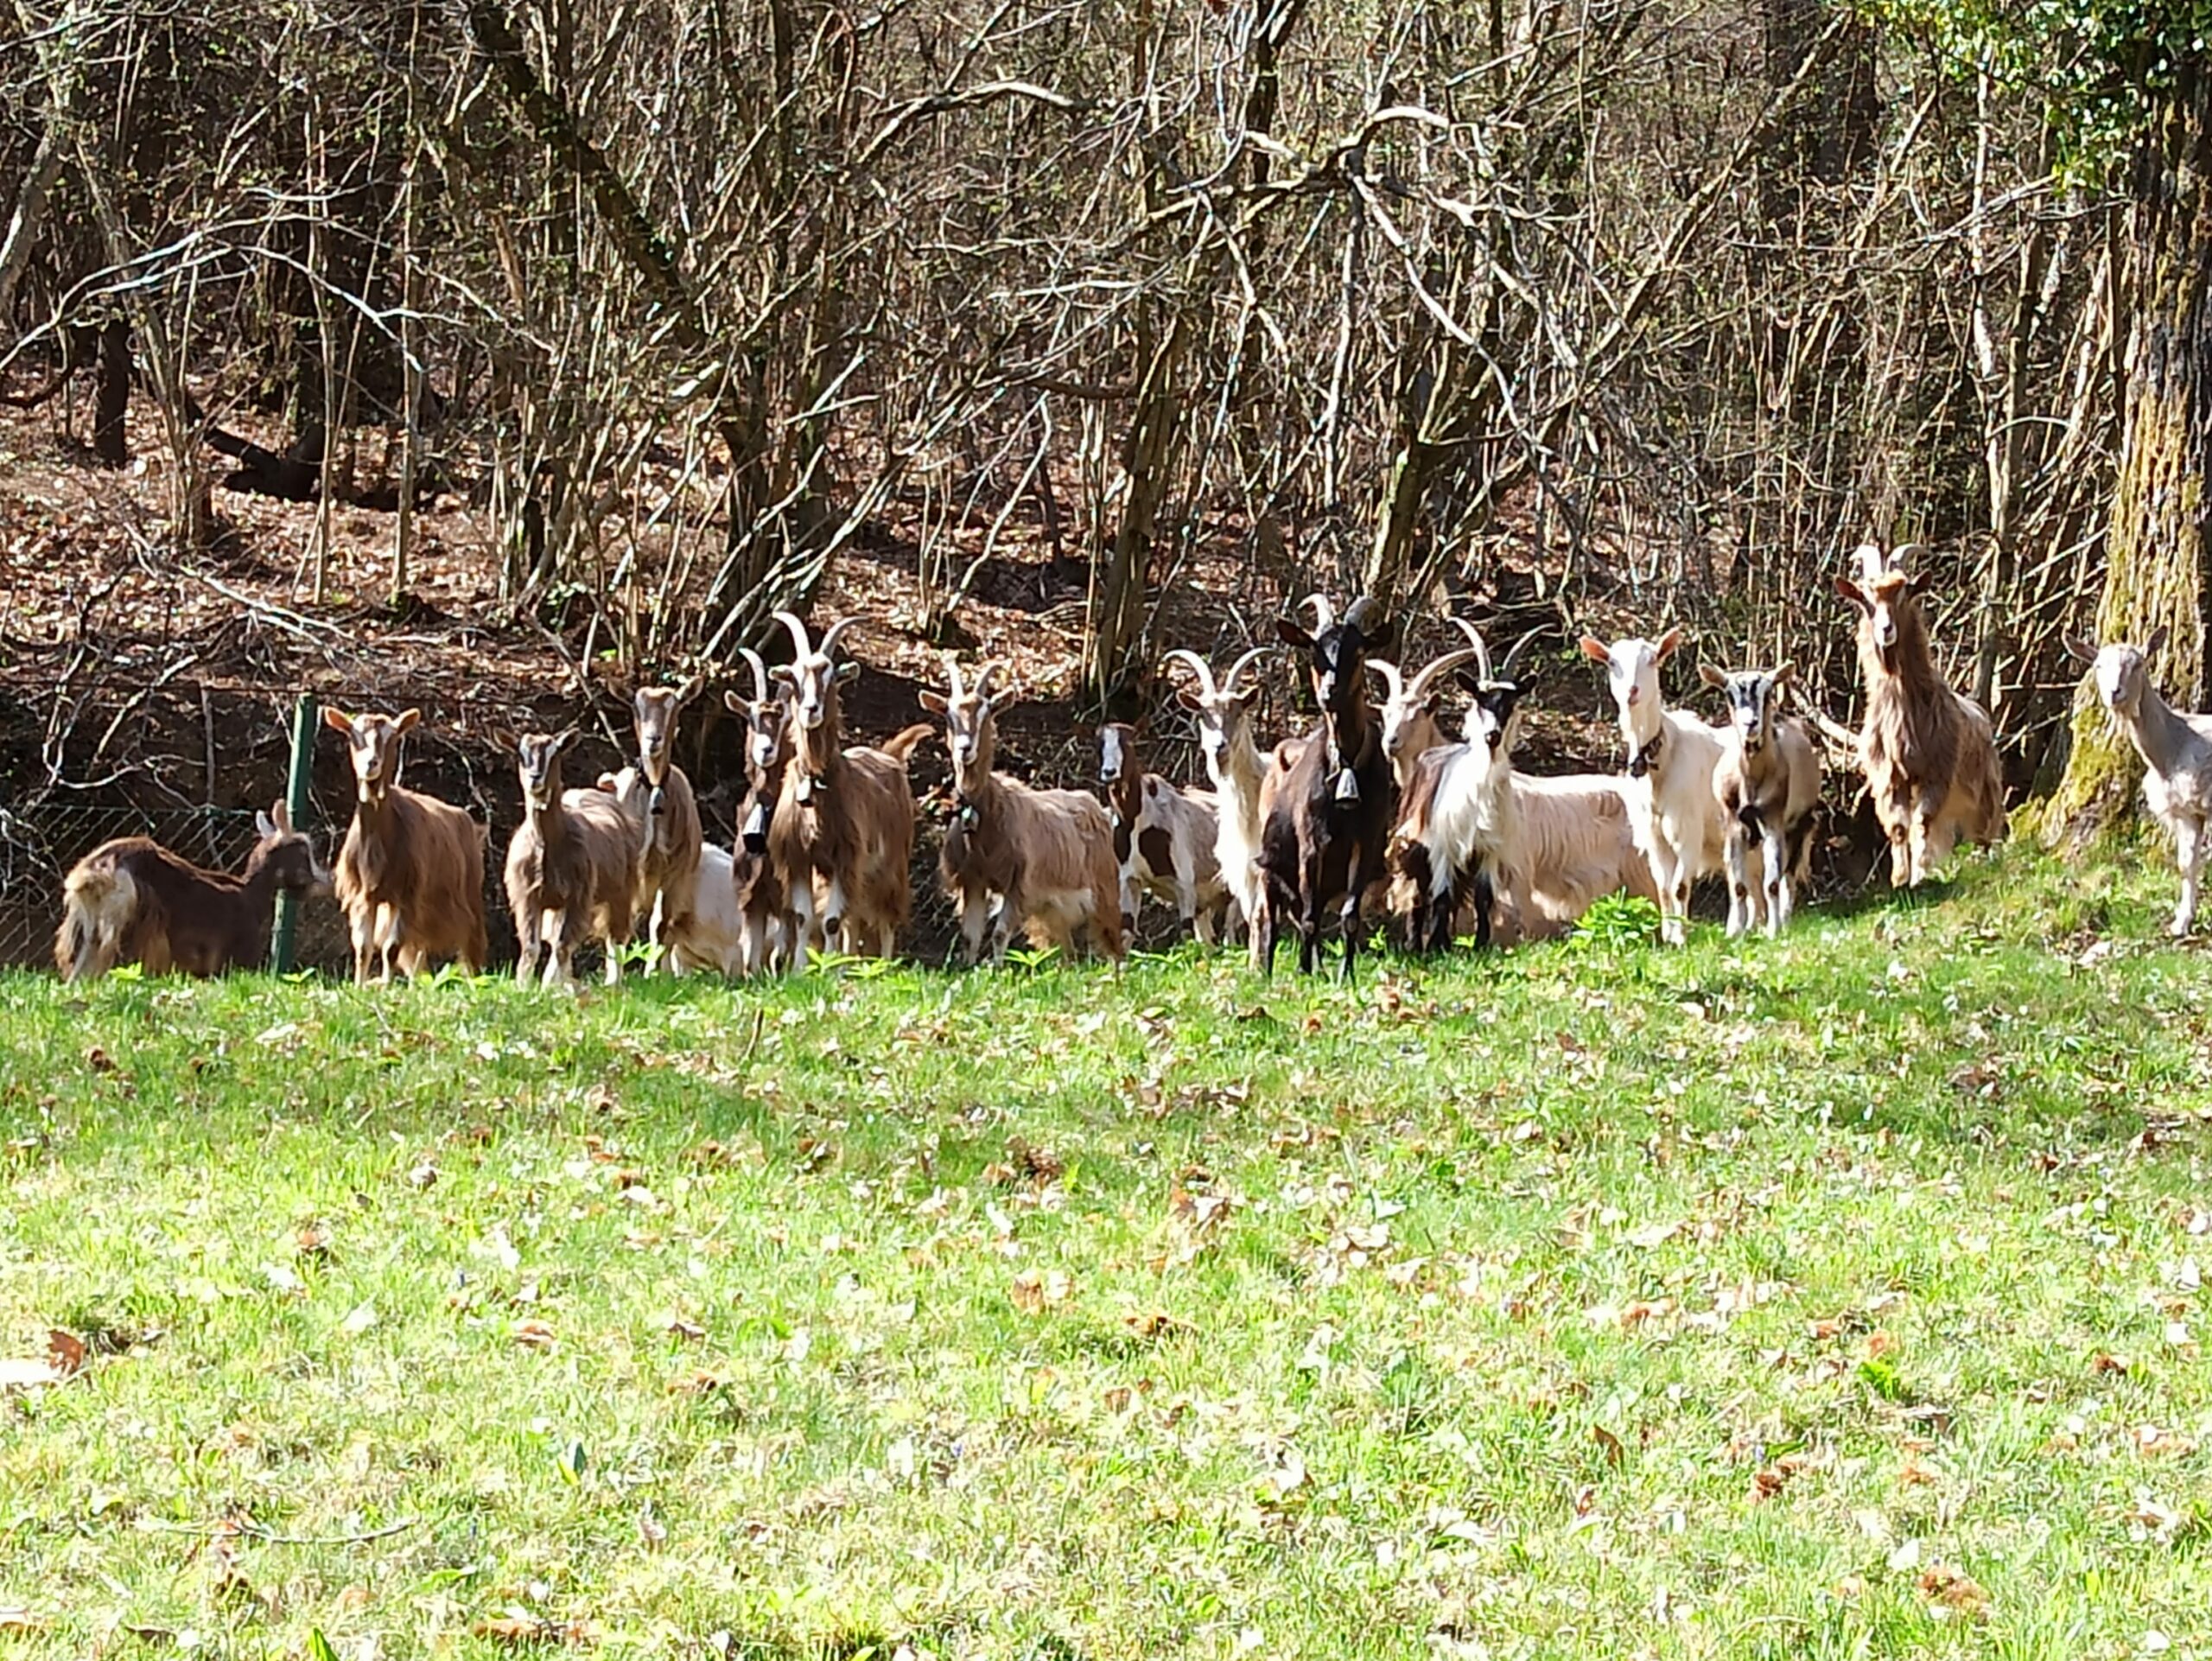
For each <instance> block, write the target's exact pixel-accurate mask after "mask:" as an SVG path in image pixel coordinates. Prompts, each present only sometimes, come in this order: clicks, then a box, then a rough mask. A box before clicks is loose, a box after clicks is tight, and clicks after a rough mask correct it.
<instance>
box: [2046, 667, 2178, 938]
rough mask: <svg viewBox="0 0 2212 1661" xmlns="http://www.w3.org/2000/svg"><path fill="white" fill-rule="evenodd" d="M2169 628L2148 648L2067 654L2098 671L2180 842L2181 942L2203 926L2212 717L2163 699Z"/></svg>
mask: <svg viewBox="0 0 2212 1661" xmlns="http://www.w3.org/2000/svg"><path fill="white" fill-rule="evenodd" d="M2166 635H2167V631H2166V627H2165V625H2164V624H2163V623H2161V624H2160V625H2159V626H2158V628H2157V629H2156V630H2155V631H2153V632H2152V635H2151V638H2150V639H2149V640H2146V641H2145V642H2144V643H2143V644H2142V645H2141V646H2128V645H2126V644H2124V643H2122V644H2116V645H2113V646H2106V647H2105V648H2104V649H2103V650H2102V651H2098V650H2096V649H2094V648H2093V647H2091V646H2088V644H2087V643H2085V642H2083V641H2081V640H2068V641H2067V643H2066V646H2067V649H2068V650H2069V652H2073V653H2074V655H2075V656H2076V657H2078V658H2080V659H2082V660H2083V661H2085V662H2087V663H2088V664H2089V665H2091V666H2092V667H2093V668H2094V670H2095V671H2096V679H2097V696H2098V697H2100V698H2101V699H2102V700H2103V702H2104V706H2105V708H2106V710H2107V711H2109V712H2110V714H2111V716H2112V718H2113V721H2114V722H2117V723H2118V724H2119V725H2120V727H2121V728H2122V729H2125V730H2126V734H2127V735H2128V737H2129V739H2130V740H2132V741H2133V743H2134V745H2135V753H2136V754H2138V755H2140V756H2141V757H2142V758H2143V762H2144V766H2145V769H2146V770H2145V773H2144V774H2143V799H2144V801H2145V803H2146V804H2147V805H2149V807H2150V809H2151V811H2152V815H2153V816H2154V817H2155V818H2157V819H2158V823H2159V824H2163V825H2164V826H2165V827H2166V829H2167V831H2169V832H2171V834H2172V837H2173V839H2174V858H2175V862H2177V864H2178V865H2179V866H2180V868H2181V900H2180V902H2179V903H2178V904H2177V905H2176V906H2175V907H2174V920H2173V933H2174V937H2175V938H2176V939H2180V938H2181V937H2183V935H2186V934H2187V933H2188V932H2190V929H2191V928H2193V927H2194V926H2196V884H2197V877H2198V875H2200V874H2201V873H2202V870H2203V868H2204V852H2205V838H2206V833H2207V831H2212V716H2199V715H2185V714H2183V712H2182V711H2180V710H2176V709H2175V708H2174V707H2173V706H2172V705H2171V704H2170V703H2167V702H2166V701H2165V699H2164V698H2163V697H2159V696H2158V687H2157V686H2156V685H2155V684H2152V679H2151V665H2150V659H2152V658H2155V657H2156V656H2158V653H2159V652H2163V651H2164V649H2165V646H2166Z"/></svg>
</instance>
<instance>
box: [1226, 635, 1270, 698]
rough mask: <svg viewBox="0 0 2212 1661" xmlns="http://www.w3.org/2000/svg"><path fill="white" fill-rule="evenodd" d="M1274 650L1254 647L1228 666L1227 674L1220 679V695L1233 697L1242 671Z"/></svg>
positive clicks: (1268, 647) (1242, 673)
mask: <svg viewBox="0 0 2212 1661" xmlns="http://www.w3.org/2000/svg"><path fill="white" fill-rule="evenodd" d="M1272 651H1274V647H1273V646H1254V647H1253V648H1252V649H1251V650H1250V651H1249V652H1246V653H1245V654H1244V655H1243V657H1241V658H1239V659H1237V660H1236V662H1235V663H1233V664H1231V665H1229V673H1228V674H1226V675H1224V676H1223V677H1222V681H1221V695H1222V696H1223V697H1236V683H1237V682H1238V681H1239V680H1241V679H1243V675H1244V671H1246V670H1247V669H1249V668H1250V667H1251V666H1252V665H1254V664H1255V663H1257V662H1258V661H1259V660H1260V659H1262V658H1264V657H1266V656H1267V655H1268V652H1272Z"/></svg>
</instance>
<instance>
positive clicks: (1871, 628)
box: [1835, 544, 2005, 888]
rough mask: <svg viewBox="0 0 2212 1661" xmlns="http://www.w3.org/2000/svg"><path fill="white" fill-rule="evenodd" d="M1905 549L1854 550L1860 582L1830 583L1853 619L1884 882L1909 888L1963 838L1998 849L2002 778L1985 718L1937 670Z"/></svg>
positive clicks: (1862, 741) (1864, 759)
mask: <svg viewBox="0 0 2212 1661" xmlns="http://www.w3.org/2000/svg"><path fill="white" fill-rule="evenodd" d="M1910 551H1911V550H1910V548H1899V549H1896V550H1892V551H1891V554H1890V555H1889V557H1888V558H1887V559H1885V558H1884V557H1883V556H1882V552H1881V550H1879V549H1878V548H1875V547H1873V546H1872V545H1871V544H1868V545H1866V546H1863V547H1861V548H1860V549H1859V575H1860V578H1861V581H1859V582H1853V581H1852V580H1851V579H1850V578H1849V577H1847V576H1839V577H1838V578H1836V580H1835V589H1836V592H1837V593H1838V594H1840V595H1842V596H1843V597H1844V598H1845V599H1846V600H1847V601H1850V602H1851V604H1852V605H1853V607H1854V608H1857V610H1858V612H1859V674H1860V676H1861V677H1862V678H1864V679H1865V680H1866V722H1865V724H1864V725H1863V726H1862V727H1861V729H1860V730H1859V766H1860V767H1861V768H1862V769H1863V770H1864V772H1865V773H1866V785H1867V788H1868V790H1869V792H1871V793H1872V796H1873V799H1874V816H1875V818H1878V819H1879V820H1880V821H1881V824H1882V829H1883V831H1885V832H1886V833H1887V835H1888V837H1889V839H1890V881H1891V884H1892V886H1894V887H1897V888H1908V887H1917V886H1918V885H1919V884H1920V883H1921V882H1923V881H1925V880H1926V879H1927V878H1928V877H1929V875H1933V873H1934V871H1935V869H1936V867H1937V866H1939V865H1941V864H1942V862H1944V861H1945V860H1946V859H1948V857H1950V853H1951V850H1952V848H1953V847H1955V845H1956V844H1957V843H1958V842H1959V840H1960V838H1961V837H1964V838H1965V839H1966V840H1967V841H1969V842H1976V843H1993V842H2001V841H2002V840H2003V839H2004V837H2005V780H2004V775H2003V773H2001V772H2000V771H1999V767H1998V762H1997V745H1996V739H1995V735H1994V732H1993V729H1992V727H1991V724H1990V719H1989V716H1988V713H1987V712H1986V710H1983V709H1982V707H1981V706H1980V704H1979V703H1975V702H1974V700H1973V699H1972V698H1969V697H1965V696H1964V695H1962V694H1961V693H1959V692H1955V691H1954V690H1952V689H1951V688H1950V687H1949V686H1948V685H1947V684H1945V683H1944V681H1943V678H1942V676H1941V675H1939V674H1938V673H1937V672H1936V662H1935V659H1933V658H1932V657H1931V656H1930V655H1929V649H1928V625H1927V622H1926V620H1924V619H1923V617H1922V615H1921V610H1920V601H1919V597H1918V596H1919V593H1920V588H1921V584H1920V581H1919V579H1918V578H1916V577H1914V576H1909V575H1908V574H1907V573H1906V572H1905V570H1904V559H1905V556H1906V554H1908V553H1909V552H1910Z"/></svg>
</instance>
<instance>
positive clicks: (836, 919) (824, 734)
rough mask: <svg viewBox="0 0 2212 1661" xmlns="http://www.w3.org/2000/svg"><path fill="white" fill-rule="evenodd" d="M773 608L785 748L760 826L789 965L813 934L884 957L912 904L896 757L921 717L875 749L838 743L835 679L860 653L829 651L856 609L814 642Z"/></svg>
mask: <svg viewBox="0 0 2212 1661" xmlns="http://www.w3.org/2000/svg"><path fill="white" fill-rule="evenodd" d="M775 617H776V620H777V621H778V622H779V623H781V624H782V625H783V626H784V627H785V629H787V630H789V631H790V633H791V643H792V646H794V647H795V648H796V655H795V656H794V657H793V658H792V659H791V662H790V663H789V664H779V665H777V666H776V668H775V671H774V677H775V678H776V679H777V680H778V681H779V682H780V683H781V684H784V685H785V686H787V687H788V688H790V691H791V696H790V709H791V760H790V762H789V764H788V765H787V766H786V767H785V769H784V784H783V790H782V792H781V793H780V794H779V796H778V798H777V800H776V811H775V814H774V816H773V818H772V819H771V820H770V822H769V826H768V858H769V861H770V862H771V863H772V866H773V868H774V869H776V870H777V871H779V872H780V873H781V874H782V875H783V878H784V881H785V887H786V892H787V894H789V897H790V907H789V910H790V913H791V919H792V937H793V938H792V942H791V967H792V969H793V970H794V971H797V970H801V969H804V968H805V967H806V954H807V951H808V948H809V947H810V946H818V945H834V946H835V947H836V949H837V950H840V951H849V952H855V953H861V954H866V955H870V956H874V957H879V958H887V957H889V956H890V955H891V953H892V951H893V947H894V946H895V945H896V944H897V940H898V935H899V930H900V929H901V928H903V927H905V926H906V916H907V913H908V912H909V910H911V909H912V905H913V879H912V875H911V873H910V871H909V869H908V868H909V866H910V865H911V864H912V860H913V854H914V791H913V786H912V785H910V784H909V783H908V782H907V780H906V758H907V757H908V756H909V755H911V754H912V753H913V749H914V746H915V745H917V744H918V743H920V742H921V741H922V740H923V739H925V738H926V737H928V736H929V735H930V732H931V728H930V727H929V725H928V724H927V723H926V722H923V723H918V724H916V725H914V726H912V727H909V728H907V729H906V731H904V732H902V733H899V735H897V736H895V737H893V739H891V740H890V741H888V742H887V743H886V744H885V745H884V746H883V747H882V748H880V749H877V748H869V747H868V746H867V745H855V746H854V747H853V748H850V749H847V748H844V746H843V742H842V740H843V737H844V731H843V721H842V716H841V715H840V712H839V710H838V703H837V688H838V687H839V685H840V684H842V683H843V682H845V681H847V680H849V679H851V678H853V677H854V676H855V675H856V674H858V673H859V672H860V665H858V664H856V663H853V662H850V661H848V662H845V663H843V664H840V663H838V662H836V659H834V658H833V657H832V656H831V653H832V652H835V651H836V646H837V641H838V640H839V638H840V637H841V636H842V634H843V633H844V632H845V631H846V630H847V629H849V628H850V627H852V626H853V625H854V624H855V622H857V621H859V619H858V618H855V617H847V618H843V619H841V620H839V621H837V622H836V623H834V624H832V625H831V626H830V627H829V632H828V633H825V634H824V635H823V637H822V641H821V644H820V645H819V646H817V645H816V644H815V643H814V641H813V640H810V638H809V637H808V634H807V632H806V625H805V624H804V623H803V622H801V621H800V620H798V618H797V617H795V616H793V615H792V614H791V613H790V612H787V611H779V612H778V613H776V614H775Z"/></svg>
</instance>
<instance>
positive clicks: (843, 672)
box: [830, 658, 861, 686]
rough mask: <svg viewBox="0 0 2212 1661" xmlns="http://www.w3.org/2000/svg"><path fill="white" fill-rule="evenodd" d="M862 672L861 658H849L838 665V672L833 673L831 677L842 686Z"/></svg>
mask: <svg viewBox="0 0 2212 1661" xmlns="http://www.w3.org/2000/svg"><path fill="white" fill-rule="evenodd" d="M860 672H861V663H860V659H858V658H848V659H845V661H844V662H842V663H841V664H839V665H837V672H836V674H834V675H832V676H831V677H830V679H832V680H834V681H836V683H837V684H838V685H840V686H842V685H843V684H845V683H846V682H847V681H849V680H851V679H853V678H855V676H857V675H858V674H859V673H860Z"/></svg>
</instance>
